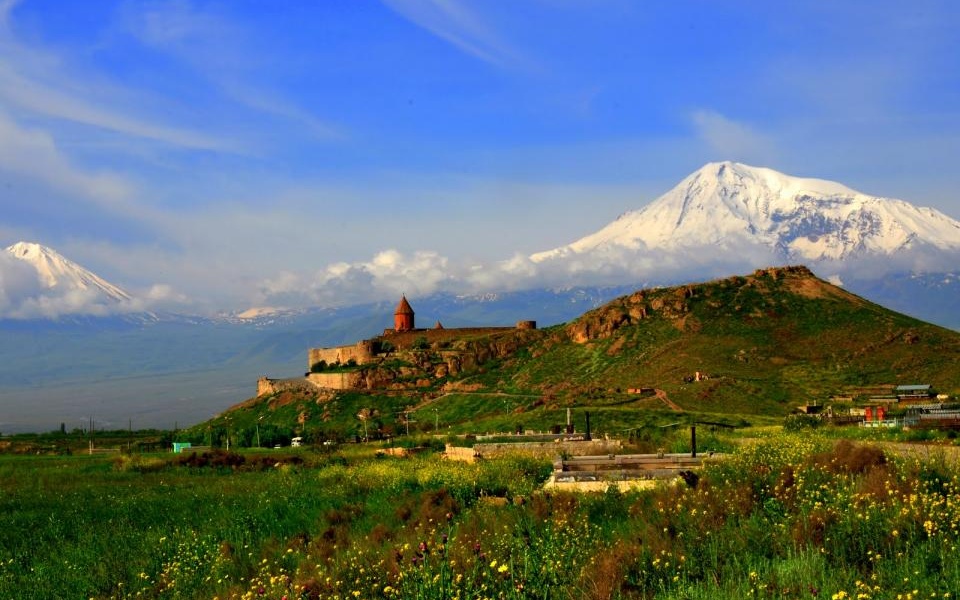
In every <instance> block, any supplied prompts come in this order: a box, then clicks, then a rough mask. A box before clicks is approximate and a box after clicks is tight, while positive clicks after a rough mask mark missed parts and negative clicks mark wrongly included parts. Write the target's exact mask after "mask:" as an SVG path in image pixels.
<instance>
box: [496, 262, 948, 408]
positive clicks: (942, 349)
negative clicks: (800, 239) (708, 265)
mask: <svg viewBox="0 0 960 600" xmlns="http://www.w3.org/2000/svg"><path fill="white" fill-rule="evenodd" d="M697 372H699V373H701V375H705V376H706V378H705V379H703V380H701V381H691V380H692V379H694V380H695V379H696V373H697ZM491 376H495V377H497V378H498V379H497V381H496V382H495V383H494V385H495V386H497V387H505V388H516V389H538V390H543V391H545V392H548V393H552V394H554V395H557V396H560V395H564V394H575V395H589V393H590V392H591V391H595V390H597V389H599V390H602V391H603V392H604V393H606V394H609V393H611V392H614V393H615V392H616V391H617V390H620V391H621V392H623V391H625V390H627V389H629V388H657V389H660V390H663V391H664V392H666V393H667V396H668V398H669V399H670V400H671V401H673V402H674V403H675V404H677V405H679V406H680V407H682V408H684V409H686V410H696V411H707V412H734V413H755V414H770V415H779V414H784V413H785V412H788V411H789V410H790V409H791V408H792V407H793V406H795V405H797V404H803V403H806V402H808V401H821V402H822V401H825V400H827V399H828V398H829V396H831V395H834V394H842V393H844V392H845V391H848V390H850V389H851V388H855V387H859V386H867V385H877V384H912V383H929V384H932V385H933V387H934V389H936V390H938V391H941V392H946V393H951V394H955V393H957V391H958V390H960V334H958V333H956V332H953V331H950V330H947V329H943V328H941V327H937V326H935V325H930V324H927V323H923V322H921V321H918V320H916V319H913V318H911V317H907V316H905V315H902V314H899V313H895V312H892V311H890V310H887V309H885V308H883V307H881V306H878V305H876V304H872V303H870V302H868V301H866V300H864V299H863V298H860V297H858V296H855V295H853V294H850V293H848V292H846V291H844V290H843V289H841V288H839V287H836V286H833V285H831V284H829V283H827V282H825V281H823V280H820V279H818V278H817V277H815V276H814V275H813V274H812V273H810V271H808V270H807V269H806V268H803V267H791V268H781V269H769V270H764V271H757V272H756V273H754V274H752V275H749V276H745V277H731V278H728V279H722V280H718V281H713V282H709V283H703V284H697V285H688V286H682V287H674V288H663V289H656V290H644V291H639V292H636V293H634V294H632V295H630V296H625V297H622V298H619V299H617V300H614V301H613V302H610V303H609V304H607V305H605V306H603V307H601V308H598V309H596V310H594V311H591V312H588V313H586V314H585V315H583V316H582V317H580V318H579V319H577V320H575V321H573V322H571V323H569V324H568V325H566V326H562V327H558V328H555V329H554V330H553V331H552V332H551V335H549V336H548V337H547V338H545V339H543V340H541V341H540V342H538V343H535V344H533V345H531V346H530V347H529V348H528V356H524V357H517V358H516V359H513V360H508V361H506V362H505V363H504V364H503V365H502V366H501V368H500V369H498V370H497V371H496V372H494V373H489V374H488V375H487V378H488V379H489V378H491ZM491 383H492V382H491Z"/></svg>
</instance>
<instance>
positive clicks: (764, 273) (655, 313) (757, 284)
mask: <svg viewBox="0 0 960 600" xmlns="http://www.w3.org/2000/svg"><path fill="white" fill-rule="evenodd" d="M771 282H780V284H785V285H787V286H788V287H790V288H791V289H793V291H795V292H798V293H800V294H801V295H806V296H808V297H817V296H820V295H826V294H842V295H845V296H847V297H849V298H850V299H854V300H855V301H858V302H862V300H861V299H859V298H857V297H856V296H853V295H852V294H848V293H847V292H844V291H842V290H840V289H838V288H833V287H832V286H829V285H828V284H824V283H823V282H821V281H820V280H819V279H817V278H816V276H815V275H814V274H813V273H811V272H810V270H809V269H807V268H806V267H802V266H791V267H779V268H770V269H760V270H757V271H756V272H754V273H753V275H750V276H747V277H730V278H727V279H724V280H721V281H719V282H714V283H712V284H697V285H685V286H680V287H676V288H665V289H654V290H641V291H638V292H635V293H633V294H631V295H629V296H625V297H623V298H619V299H617V300H614V301H613V302H610V303H609V304H606V305H604V306H602V307H600V308H598V309H596V310H592V311H590V312H588V313H586V314H584V315H583V316H582V317H580V318H579V319H577V320H576V321H573V322H572V323H570V324H569V325H567V327H566V329H565V333H566V335H567V336H568V337H569V338H570V340H572V341H573V342H575V343H578V344H584V343H587V342H589V341H592V340H598V339H605V338H609V337H612V336H613V335H614V334H615V333H616V332H617V331H618V330H620V329H621V328H623V327H625V326H627V325H632V324H636V323H638V322H640V321H643V320H644V319H651V318H660V319H666V320H667V321H670V322H671V323H672V324H673V325H674V326H675V327H677V328H678V329H680V330H682V331H690V330H696V329H697V328H698V327H699V322H698V321H697V320H696V318H695V317H693V316H692V315H691V300H693V299H694V298H696V297H698V296H699V295H701V294H702V293H703V292H704V290H705V289H706V287H707V286H711V285H716V286H720V287H722V288H745V289H749V290H756V291H759V293H761V294H762V293H764V292H766V291H769V290H767V289H766V288H767V287H769V284H770V283H771ZM707 302H708V303H709V305H710V306H712V307H714V308H720V304H719V303H720V300H718V299H716V298H711V299H708V300H707ZM729 308H731V309H733V310H735V311H736V310H739V309H740V308H741V307H740V306H739V305H737V304H734V305H732V306H730V307H729ZM761 316H762V315H761Z"/></svg>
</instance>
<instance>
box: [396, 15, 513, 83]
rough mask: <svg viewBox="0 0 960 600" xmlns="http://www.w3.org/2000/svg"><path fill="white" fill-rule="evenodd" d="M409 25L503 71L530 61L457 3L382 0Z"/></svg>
mask: <svg viewBox="0 0 960 600" xmlns="http://www.w3.org/2000/svg"><path fill="white" fill-rule="evenodd" d="M383 3H384V4H385V5H386V6H388V7H389V8H391V9H392V10H394V11H395V12H396V13H397V14H399V15H401V16H402V17H403V18H405V19H407V20H408V21H410V22H411V23H413V24H415V25H417V26H418V27H421V28H423V29H424V30H426V31H429V32H430V33H432V34H433V35H435V36H437V37H438V38H440V39H442V40H444V41H446V42H448V43H450V44H452V45H453V46H455V47H457V48H458V49H460V50H461V51H462V52H464V53H466V54H469V55H471V56H473V57H475V58H478V59H480V60H482V61H484V62H488V63H490V64H493V65H496V66H498V67H504V68H517V67H520V68H523V69H528V68H530V66H531V65H530V61H529V59H528V58H526V57H525V56H523V55H521V54H520V53H519V52H518V51H517V50H516V49H514V48H513V47H512V46H511V45H510V44H509V43H508V42H507V41H506V40H504V39H502V37H501V36H500V35H499V34H498V33H497V32H496V31H494V30H493V29H492V28H491V27H489V26H488V25H487V24H486V22H484V20H483V19H482V18H481V17H480V16H478V15H477V14H476V13H474V12H473V11H472V10H470V9H469V8H468V7H467V6H466V5H465V4H464V3H462V2H459V1H458V0H383Z"/></svg>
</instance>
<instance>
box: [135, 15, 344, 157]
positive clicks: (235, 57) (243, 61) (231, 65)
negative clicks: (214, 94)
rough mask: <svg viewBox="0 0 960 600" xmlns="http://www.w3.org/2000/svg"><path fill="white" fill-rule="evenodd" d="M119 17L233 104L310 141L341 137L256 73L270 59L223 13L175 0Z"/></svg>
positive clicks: (335, 128) (339, 131) (143, 39)
mask: <svg viewBox="0 0 960 600" xmlns="http://www.w3.org/2000/svg"><path fill="white" fill-rule="evenodd" d="M123 20H124V25H125V27H126V29H127V30H128V31H129V32H130V33H131V34H132V35H133V36H134V37H136V38H137V39H138V40H139V41H140V42H141V43H142V44H144V45H146V46H149V47H151V48H153V49H155V50H159V51H161V52H164V53H166V54H167V55H169V56H172V57H174V58H175V59H176V60H178V61H180V62H181V63H182V64H184V65H187V66H188V67H189V68H190V69H191V70H193V72H195V73H198V74H199V75H200V76H201V77H203V78H204V80H206V81H208V82H209V83H211V84H212V85H213V86H215V87H216V88H217V89H219V91H220V92H221V93H222V94H224V95H225V96H226V97H228V98H229V99H230V100H232V101H233V102H236V103H238V104H240V105H243V106H245V107H247V108H249V109H252V110H254V111H257V112H259V113H261V114H264V115H270V116H273V117H279V118H280V119H283V120H286V121H289V122H291V123H295V124H296V125H297V126H298V127H300V128H301V131H305V132H307V133H309V135H311V136H312V137H313V138H314V139H318V140H338V139H342V138H343V137H344V133H343V128H342V127H339V126H336V125H334V124H332V123H330V122H327V121H325V120H323V119H321V118H319V117H317V116H316V115H314V114H312V113H311V112H310V111H309V110H307V109H306V108H304V107H302V106H300V105H298V104H297V103H296V102H295V101H294V100H293V99H292V98H291V97H289V96H285V95H284V94H281V93H280V92H278V91H277V90H276V88H274V87H272V86H271V85H270V84H269V83H267V82H266V81H264V80H263V79H264V78H262V77H259V76H258V74H259V71H261V70H269V67H270V65H269V58H267V57H266V56H265V55H264V53H259V54H258V53H257V52H256V51H255V50H253V48H255V47H256V42H255V41H254V36H253V35H252V34H251V32H250V31H248V30H247V29H245V28H244V27H243V26H242V25H241V24H240V23H238V22H235V21H233V20H231V19H230V18H229V17H228V16H227V15H226V14H223V13H221V12H215V11H213V10H212V9H211V8H210V7H202V8H201V7H198V6H195V5H194V4H192V3H190V2H187V1H183V0H179V1H175V2H146V3H144V5H142V6H138V9H137V10H133V11H127V13H126V15H125V17H124V19H123Z"/></svg>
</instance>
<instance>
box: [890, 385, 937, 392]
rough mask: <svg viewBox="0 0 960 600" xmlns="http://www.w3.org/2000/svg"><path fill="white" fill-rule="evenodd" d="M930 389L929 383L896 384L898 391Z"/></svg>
mask: <svg viewBox="0 0 960 600" xmlns="http://www.w3.org/2000/svg"><path fill="white" fill-rule="evenodd" d="M929 390H930V384H929V383H925V384H923V385H898V386H897V391H898V392H926V391H929Z"/></svg>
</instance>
